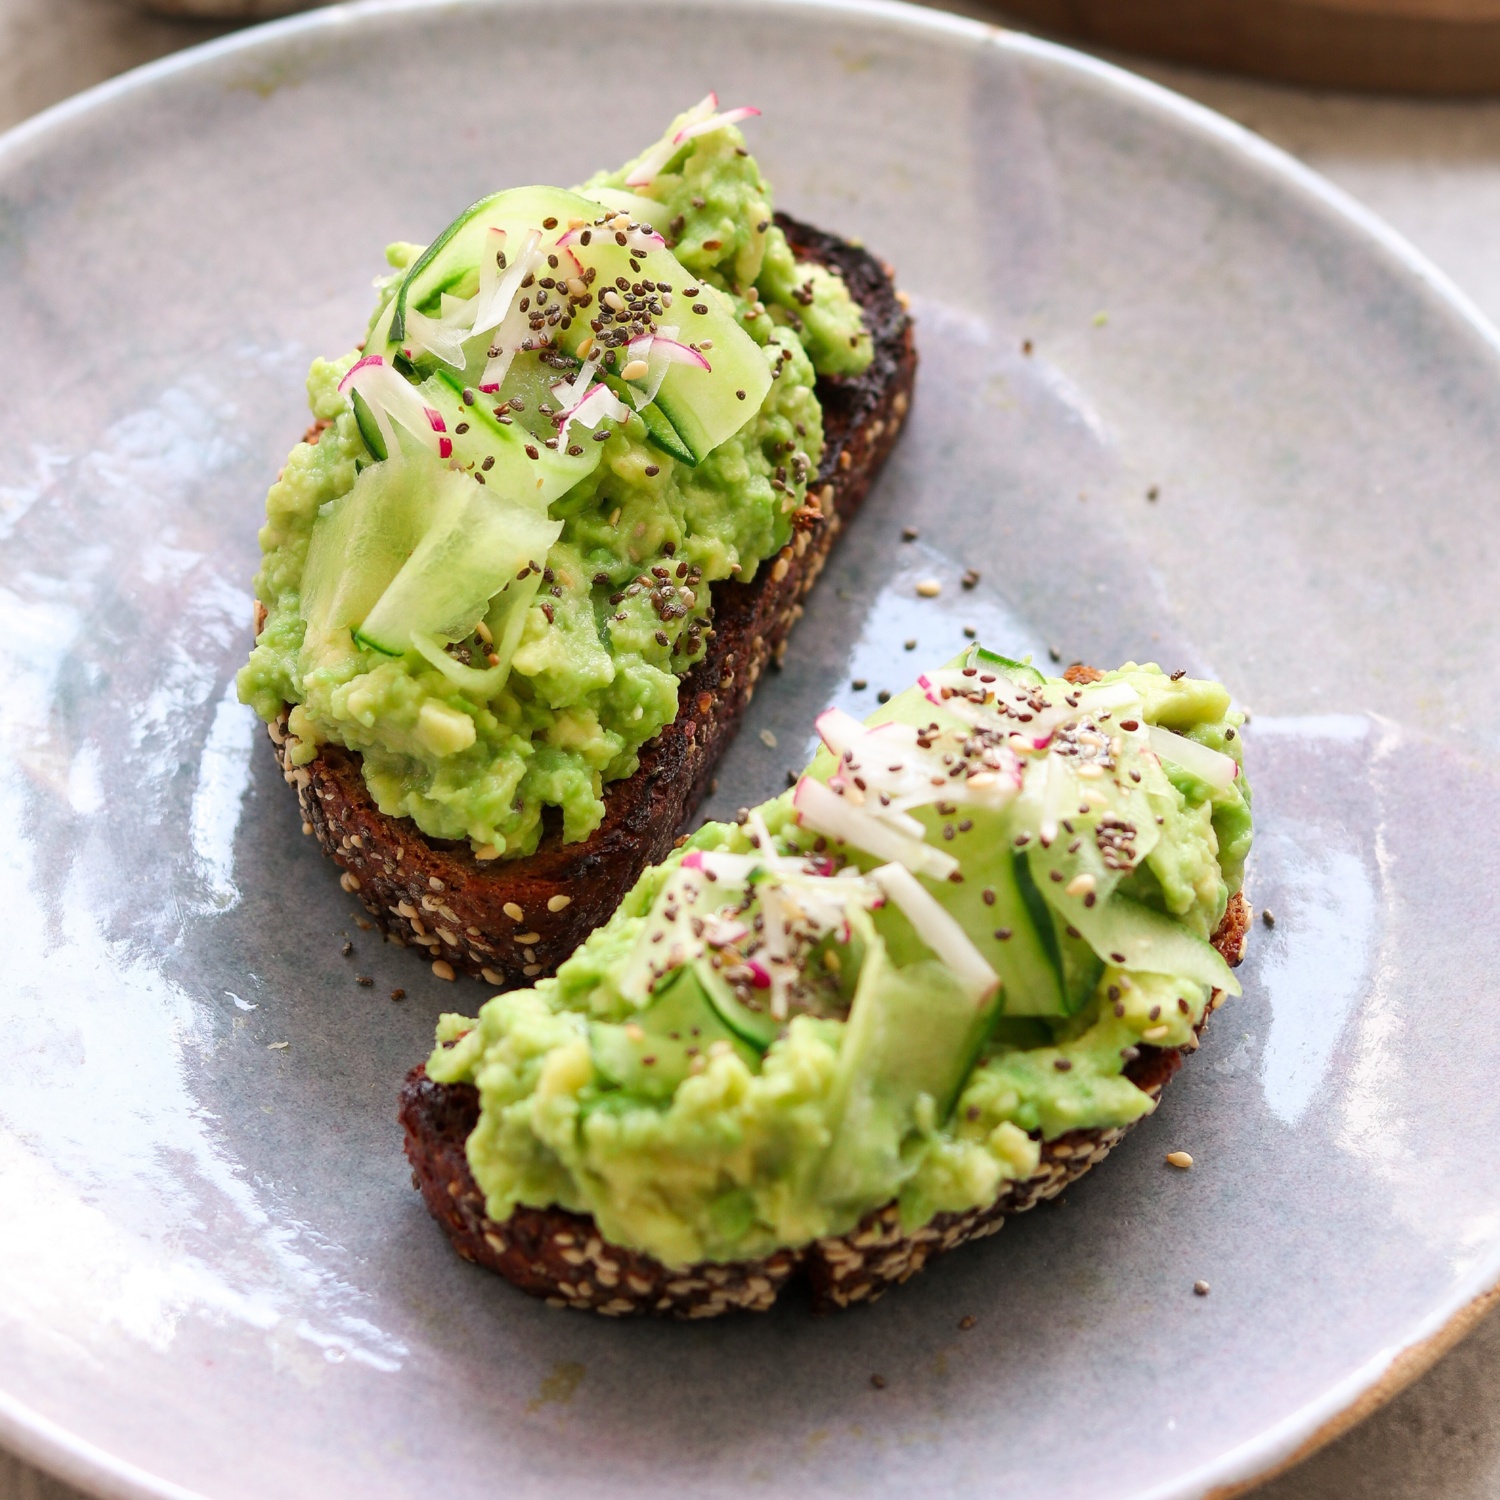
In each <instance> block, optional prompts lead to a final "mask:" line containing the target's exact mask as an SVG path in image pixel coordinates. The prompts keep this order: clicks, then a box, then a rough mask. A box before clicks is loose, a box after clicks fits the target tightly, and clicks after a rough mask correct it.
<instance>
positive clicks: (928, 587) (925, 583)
mask: <svg viewBox="0 0 1500 1500" xmlns="http://www.w3.org/2000/svg"><path fill="white" fill-rule="evenodd" d="M942 592H943V585H942V584H941V583H939V582H938V580H937V579H936V578H924V579H923V580H922V581H921V582H920V583H919V584H918V585H917V593H918V594H920V595H921V596H922V598H924V599H936V598H937V596H938V595H939V594H941V593H942Z"/></svg>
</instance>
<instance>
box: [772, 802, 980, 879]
mask: <svg viewBox="0 0 1500 1500" xmlns="http://www.w3.org/2000/svg"><path fill="white" fill-rule="evenodd" d="M792 805H793V806H794V807H795V808H796V809H797V811H798V813H799V814H800V815H801V818H802V822H803V823H804V824H805V825H806V826H807V827H808V828H811V829H812V830H813V832H814V833H821V834H824V835H826V836H827V837H828V838H834V839H838V840H840V841H841V842H842V843H845V844H850V845H852V846H853V847H854V848H856V849H862V850H863V851H864V852H865V853H866V854H873V855H874V856H875V857H876V858H877V859H886V860H896V861H898V862H899V863H901V864H903V865H906V866H907V867H908V868H909V869H913V870H918V871H920V872H921V873H923V874H926V875H932V876H934V877H935V878H936V879H939V880H946V879H947V878H948V876H949V875H951V874H952V873H953V872H954V871H955V870H956V869H958V861H957V860H956V859H954V858H953V856H952V855H951V854H944V853H943V852H942V850H940V849H933V848H930V847H929V846H928V845H926V844H925V843H922V842H921V841H920V840H918V839H914V838H911V837H910V836H908V835H907V834H905V833H902V832H899V831H898V830H897V829H894V828H891V827H889V826H888V825H887V824H885V823H883V822H882V821H881V820H880V819H879V818H877V817H875V816H874V815H873V814H872V813H869V812H867V811H866V810H865V809H864V808H861V807H856V806H855V805H854V804H853V803H852V802H850V801H849V799H848V798H847V797H841V796H839V794H838V793H837V792H835V791H834V790H833V789H832V788H831V787H828V786H825V785H824V784H823V783H822V782H821V781H815V780H813V778H812V777H810V776H804V777H803V778H802V780H801V781H799V782H798V783H797V790H796V792H795V793H794V794H793V796H792Z"/></svg>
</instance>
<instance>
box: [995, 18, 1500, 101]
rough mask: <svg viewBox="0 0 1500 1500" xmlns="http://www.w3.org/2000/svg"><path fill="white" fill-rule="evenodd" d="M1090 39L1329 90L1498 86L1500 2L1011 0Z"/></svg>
mask: <svg viewBox="0 0 1500 1500" xmlns="http://www.w3.org/2000/svg"><path fill="white" fill-rule="evenodd" d="M1004 9H1005V10H1006V11H1007V12H1008V13H1009V14H1010V15H1012V16H1014V17H1015V18H1016V19H1017V20H1020V21H1022V22H1024V23H1025V24H1027V25H1028V26H1039V27H1043V28H1045V29H1047V30H1049V31H1052V32H1055V33H1057V34H1058V35H1059V36H1066V37H1069V38H1072V39H1074V40H1076V41H1080V42H1083V43H1085V44H1086V45H1088V46H1094V47H1119V48H1123V49H1124V50H1126V51H1128V52H1136V53H1142V54H1144V55H1147V56H1152V57H1162V58H1168V59H1171V60H1173V61H1175V62H1185V63H1194V64H1196V65H1198V66H1201V67H1209V68H1224V69H1227V70H1228V71H1230V72H1234V73H1253V74H1258V75H1260V76H1262V77H1266V78H1282V79H1286V80H1287V81H1288V82H1291V83H1302V84H1312V85H1314V86H1319V85H1321V86H1328V87H1333V88H1350V89H1387V90H1393V91H1396V92H1401V93H1419V94H1482V93H1493V92H1495V91H1496V90H1500V0H1004Z"/></svg>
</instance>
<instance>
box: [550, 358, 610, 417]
mask: <svg viewBox="0 0 1500 1500" xmlns="http://www.w3.org/2000/svg"><path fill="white" fill-rule="evenodd" d="M602 358H603V356H602V355H598V354H596V355H595V356H594V357H593V358H592V359H590V360H588V361H587V362H586V363H585V364H584V365H582V366H581V367H580V369H579V371H578V373H577V374H576V375H575V376H574V377H573V378H572V379H571V380H559V381H558V382H557V384H556V385H555V386H553V387H552V399H553V400H554V401H556V402H557V409H558V410H559V411H562V412H569V411H572V410H573V408H574V407H575V406H577V405H578V403H579V402H580V401H582V400H583V398H584V397H585V396H586V395H588V391H589V384H590V382H591V381H592V380H593V378H594V372H595V371H596V370H597V369H598V368H599V362H600V360H601V359H602Z"/></svg>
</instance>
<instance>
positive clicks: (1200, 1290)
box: [1193, 1281, 1208, 1297]
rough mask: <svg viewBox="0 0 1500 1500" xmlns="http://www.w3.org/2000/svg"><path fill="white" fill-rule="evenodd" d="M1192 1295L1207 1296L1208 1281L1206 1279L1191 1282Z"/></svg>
mask: <svg viewBox="0 0 1500 1500" xmlns="http://www.w3.org/2000/svg"><path fill="white" fill-rule="evenodd" d="M1193 1295H1194V1296H1195V1297H1206V1296H1208V1283H1207V1282H1206V1281H1195V1282H1194V1283H1193Z"/></svg>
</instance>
